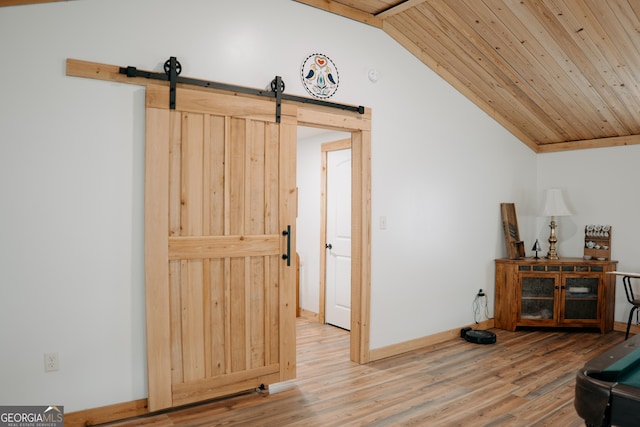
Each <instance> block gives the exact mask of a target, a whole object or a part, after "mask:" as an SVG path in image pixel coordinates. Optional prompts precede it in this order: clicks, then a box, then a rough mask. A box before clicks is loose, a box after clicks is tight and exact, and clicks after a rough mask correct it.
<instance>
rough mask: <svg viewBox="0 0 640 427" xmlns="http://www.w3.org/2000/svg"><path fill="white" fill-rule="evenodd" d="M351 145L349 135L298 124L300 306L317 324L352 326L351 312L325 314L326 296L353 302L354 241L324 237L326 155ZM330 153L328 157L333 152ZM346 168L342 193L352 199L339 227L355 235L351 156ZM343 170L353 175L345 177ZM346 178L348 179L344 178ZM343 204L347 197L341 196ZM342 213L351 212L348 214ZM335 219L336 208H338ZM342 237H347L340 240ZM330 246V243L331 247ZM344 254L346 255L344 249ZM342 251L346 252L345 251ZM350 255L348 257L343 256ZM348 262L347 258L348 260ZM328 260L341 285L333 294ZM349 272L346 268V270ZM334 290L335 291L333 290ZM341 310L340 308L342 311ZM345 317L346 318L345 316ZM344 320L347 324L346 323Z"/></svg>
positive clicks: (332, 226)
mask: <svg viewBox="0 0 640 427" xmlns="http://www.w3.org/2000/svg"><path fill="white" fill-rule="evenodd" d="M350 147H351V133H349V132H343V131H335V130H329V129H321V128H309V127H298V147H297V148H298V152H297V156H296V157H297V186H298V218H297V230H298V234H297V239H296V240H297V241H296V247H297V251H298V254H297V255H298V256H299V262H300V264H299V284H298V286H299V289H298V291H299V295H300V297H299V307H300V315H301V316H302V317H304V318H307V319H311V320H313V321H315V322H318V323H323V324H324V323H329V324H332V325H334V326H338V327H341V328H343V329H346V330H350V329H351V327H350V322H351V318H350V316H351V315H350V313H345V312H342V313H339V315H341V316H342V322H340V321H338V322H336V320H332V319H331V316H332V313H331V309H330V308H329V318H327V294H328V295H329V298H330V300H331V301H333V304H334V305H336V304H335V303H336V299H337V301H338V302H339V303H338V304H337V305H338V306H339V307H341V306H345V305H347V306H350V299H351V298H350V296H351V277H350V276H351V271H350V269H351V267H350V264H349V263H348V262H350V258H351V256H350V255H351V254H350V252H351V245H350V243H349V245H348V246H345V244H344V242H343V241H342V247H340V242H333V244H336V247H335V248H334V247H333V246H332V244H331V243H328V242H327V240H326V236H327V227H326V224H327V219H326V218H327V209H326V207H327V200H326V195H327V158H328V153H330V152H335V151H336V150H344V149H349V151H350ZM329 156H330V155H329ZM342 163H343V167H342V171H341V173H342V174H343V176H342V178H341V179H342V181H348V183H347V182H343V184H346V185H348V186H349V188H348V191H346V189H344V185H343V190H345V191H343V192H342V197H343V198H344V197H348V201H346V203H348V204H349V206H348V208H349V209H348V210H345V209H343V210H342V212H340V215H341V218H340V219H341V220H342V222H341V223H340V224H339V225H338V226H340V227H342V229H343V230H344V228H345V227H348V228H349V230H345V231H344V232H343V233H342V234H344V235H348V236H351V234H352V233H351V217H350V204H351V191H350V190H351V188H350V181H351V179H350V178H351V177H350V175H351V173H352V168H351V160H350V159H349V163H348V165H346V167H345V165H344V161H343V162H342ZM344 174H348V175H349V176H347V177H345V176H344ZM345 178H347V179H345ZM343 202H344V200H343ZM344 215H348V218H345V217H344ZM333 216H334V217H335V216H336V212H334V215H333ZM335 227H336V224H335V223H333V224H332V223H331V221H330V228H332V229H333V231H334V232H335ZM342 240H344V239H342ZM329 246H332V247H331V248H329ZM340 251H342V252H343V254H341V253H340ZM344 252H347V253H346V254H344ZM344 255H348V256H344ZM345 261H347V262H345ZM327 262H329V265H330V267H329V268H330V271H331V272H332V273H331V276H332V278H333V279H334V280H338V281H339V283H338V284H339V285H342V288H341V290H340V289H338V295H336V293H335V290H336V288H335V285H336V283H331V284H332V286H334V287H333V289H331V290H330V292H326V286H327V283H326V281H325V278H326V274H325V269H326V266H327ZM347 270H348V271H347ZM332 291H333V293H332ZM339 311H340V310H339ZM345 316H347V319H346V320H345V319H344V318H345ZM345 322H346V324H345Z"/></svg>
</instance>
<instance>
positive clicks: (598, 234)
mask: <svg viewBox="0 0 640 427" xmlns="http://www.w3.org/2000/svg"><path fill="white" fill-rule="evenodd" d="M611 234H612V228H611V226H609V225H602V226H600V225H596V226H591V225H587V226H585V227H584V256H585V258H586V257H591V259H596V260H600V261H608V260H610V259H611ZM589 242H593V244H594V245H595V246H594V247H592V248H590V247H589ZM605 248H606V249H605Z"/></svg>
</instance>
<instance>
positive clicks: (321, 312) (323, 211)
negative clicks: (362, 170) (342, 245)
mask: <svg viewBox="0 0 640 427" xmlns="http://www.w3.org/2000/svg"><path fill="white" fill-rule="evenodd" d="M350 148H351V138H346V139H340V140H337V141H331V142H325V143H324V144H322V145H321V146H320V151H321V157H320V159H321V178H320V186H321V190H320V292H319V300H320V301H319V309H318V321H319V322H320V323H326V320H327V319H326V304H327V275H326V271H327V251H326V244H327V174H328V170H327V156H328V154H327V153H328V152H329V151H338V150H346V149H350ZM352 163H353V162H352ZM351 169H352V170H353V166H352V167H351ZM352 200H353V198H352ZM354 320H355V319H354V318H353V316H351V321H350V323H351V324H353V322H354Z"/></svg>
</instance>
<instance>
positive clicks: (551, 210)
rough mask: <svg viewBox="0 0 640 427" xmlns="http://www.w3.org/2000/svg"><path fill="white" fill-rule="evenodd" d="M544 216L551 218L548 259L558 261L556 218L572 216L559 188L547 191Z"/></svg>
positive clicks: (543, 210)
mask: <svg viewBox="0 0 640 427" xmlns="http://www.w3.org/2000/svg"><path fill="white" fill-rule="evenodd" d="M542 215H543V216H550V217H551V224H549V228H551V233H550V234H549V252H548V253H547V258H548V259H558V252H556V243H557V242H558V239H557V238H556V226H557V224H556V217H557V216H568V215H571V211H570V210H569V208H568V207H567V204H566V203H565V201H564V197H563V195H562V190H560V189H559V188H550V189H548V190H547V192H546V195H545V199H544V208H543V209H542Z"/></svg>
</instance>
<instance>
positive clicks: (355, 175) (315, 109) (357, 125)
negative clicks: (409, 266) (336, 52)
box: [295, 103, 371, 364]
mask: <svg viewBox="0 0 640 427" xmlns="http://www.w3.org/2000/svg"><path fill="white" fill-rule="evenodd" d="M295 104H296V105H297V106H298V126H308V127H316V128H323V129H328V130H335V131H339V132H347V133H351V138H350V141H351V238H352V240H351V332H350V350H349V357H350V359H351V360H352V361H353V362H356V363H361V364H362V363H368V362H369V361H370V360H371V354H370V348H369V346H370V314H371V109H369V108H365V112H364V114H359V113H355V112H351V111H345V110H340V109H335V108H327V107H322V106H316V105H312V104H302V103H295ZM324 240H325V238H324V237H322V238H321V241H324ZM322 248H323V249H322V250H321V251H320V254H323V253H324V246H323V247H322ZM321 257H322V255H321ZM321 263H322V261H321ZM323 289H324V286H321V287H320V292H324V291H323ZM322 307H323V306H322V305H321V306H320V310H322V311H324V308H322Z"/></svg>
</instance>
